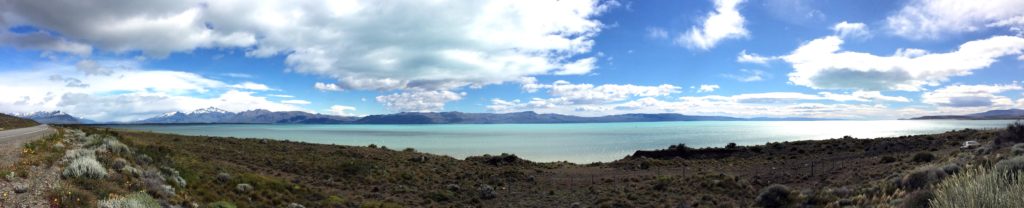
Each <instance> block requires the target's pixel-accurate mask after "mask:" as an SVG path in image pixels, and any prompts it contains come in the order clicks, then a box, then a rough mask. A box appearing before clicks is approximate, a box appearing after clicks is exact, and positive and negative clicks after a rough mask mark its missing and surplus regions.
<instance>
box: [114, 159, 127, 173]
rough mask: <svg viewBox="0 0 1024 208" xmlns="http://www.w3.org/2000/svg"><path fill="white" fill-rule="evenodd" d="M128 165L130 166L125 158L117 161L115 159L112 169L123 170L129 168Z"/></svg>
mask: <svg viewBox="0 0 1024 208" xmlns="http://www.w3.org/2000/svg"><path fill="white" fill-rule="evenodd" d="M127 165H128V161H127V160H124V159H123V158H117V159H114V161H112V162H111V163H110V168H113V169H114V170H121V169H124V167H125V166H127Z"/></svg>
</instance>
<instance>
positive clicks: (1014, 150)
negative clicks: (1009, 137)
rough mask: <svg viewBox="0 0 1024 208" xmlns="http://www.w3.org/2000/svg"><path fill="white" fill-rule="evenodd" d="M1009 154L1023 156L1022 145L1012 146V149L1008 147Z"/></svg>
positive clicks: (1023, 144)
mask: <svg viewBox="0 0 1024 208" xmlns="http://www.w3.org/2000/svg"><path fill="white" fill-rule="evenodd" d="M1010 152H1011V153H1013V155H1022V154H1024V143H1021V144H1015V145H1013V147H1010Z"/></svg>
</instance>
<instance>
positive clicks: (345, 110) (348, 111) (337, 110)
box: [328, 105, 356, 116]
mask: <svg viewBox="0 0 1024 208" xmlns="http://www.w3.org/2000/svg"><path fill="white" fill-rule="evenodd" d="M355 110H356V107H352V106H344V105H332V106H331V108H330V109H328V111H330V112H331V113H333V114H334V115H339V116H356V115H354V114H352V111H355Z"/></svg>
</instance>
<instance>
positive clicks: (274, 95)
mask: <svg viewBox="0 0 1024 208" xmlns="http://www.w3.org/2000/svg"><path fill="white" fill-rule="evenodd" d="M267 96H270V97H279V98H294V97H295V96H292V95H282V94H269V95H267Z"/></svg>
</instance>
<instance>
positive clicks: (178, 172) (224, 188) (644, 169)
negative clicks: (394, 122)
mask: <svg viewBox="0 0 1024 208" xmlns="http://www.w3.org/2000/svg"><path fill="white" fill-rule="evenodd" d="M1011 127H1014V126H1011ZM83 130H85V132H87V134H77V133H76V134H77V135H79V136H78V138H84V139H79V140H80V141H86V142H85V144H89V143H90V142H88V141H89V140H90V139H101V140H103V138H106V139H105V140H107V142H106V144H114V145H101V146H97V147H94V148H101V149H102V148H107V149H109V148H112V147H117V146H118V144H120V142H123V143H124V144H126V145H127V149H124V148H120V147H119V148H117V149H120V150H118V151H117V152H118V153H117V154H113V153H104V154H98V153H97V154H96V157H97V159H98V160H99V161H100V162H101V164H102V165H103V166H104V167H122V168H121V170H116V169H113V168H111V169H107V172H109V175H107V176H106V177H105V178H103V179H75V180H72V181H71V184H72V185H73V186H74V187H77V188H72V190H71V191H66V192H60V194H57V195H58V199H61V200H65V199H67V200H71V199H92V200H101V199H104V198H107V197H105V196H108V195H110V196H119V195H124V194H129V193H140V192H137V191H139V190H142V191H144V192H141V193H148V196H143V197H142V198H146V197H149V196H152V197H151V198H146V200H156V201H160V202H161V203H164V204H169V205H189V204H192V205H201V206H207V205H208V206H218V205H219V206H226V205H232V206H238V207H300V206H303V207H677V206H679V207H753V206H764V207H801V206H808V207H842V206H857V207H892V206H900V207H922V206H924V204H927V203H929V202H928V200H929V199H933V198H934V197H937V196H948V195H941V194H943V193H948V192H949V191H950V190H948V189H956V187H950V186H949V185H948V184H947V181H964V180H974V179H975V178H977V179H987V178H993V177H983V176H976V175H978V174H984V172H981V173H979V172H978V171H977V168H982V170H988V169H990V168H991V169H994V170H996V171H998V170H999V168H998V167H1000V166H1001V165H1002V164H1003V163H1006V162H1007V161H1011V159H1008V158H1009V156H1008V155H1010V156H1012V155H1015V154H1022V153H1024V145H1016V146H1015V145H1013V144H1014V143H1018V142H1022V141H1024V126H1022V125H1020V124H1017V125H1016V127H1014V128H1013V130H1011V131H1005V130H998V131H996V130H987V131H979V130H961V131H951V132H947V133H943V134H936V135H918V136H901V137H892V138H876V139H858V138H849V137H847V138H839V139H830V140H821V141H796V142H781V143H768V144H765V145H756V146H733V145H730V146H727V147H722V148H702V149H692V148H687V147H685V145H674V146H672V147H669V148H668V149H664V150H651V151H637V153H635V154H634V155H633V156H630V157H627V158H624V159H622V160H618V161H615V162H611V163H595V164H589V165H577V164H569V163H534V162H530V161H528V160H524V159H521V158H518V157H516V156H515V155H505V154H502V155H485V156H476V157H469V158H466V159H464V160H461V159H456V158H451V157H447V156H438V155H432V154H424V153H418V152H416V151H415V150H412V149H407V150H400V151H399V150H390V149H387V148H386V147H377V146H373V145H371V146H369V147H355V146H341V145H321V144H309V143H301V142H288V141H274V140H265V139H236V138H218V137H203V136H182V135H173V134H155V133H147V132H137V131H122V130H108V129H99V128H89V127H84V128H83ZM86 135H88V136H86ZM117 140H119V141H120V142H116V141H117ZM968 140H975V141H979V142H981V143H982V144H983V146H982V147H980V148H978V149H977V150H969V151H964V150H960V149H959V146H960V144H962V143H963V142H964V141H968ZM101 144H102V142H101ZM40 146H41V147H50V146H47V145H40ZM106 146H110V147H106ZM1011 146H1012V147H1011ZM1017 146H1021V148H1020V149H1021V150H1016V149H1017V148H1018V147H1017ZM85 147H89V146H85ZM111 150H113V149H111ZM111 150H108V151H111ZM50 152H53V151H50ZM57 152H60V151H57ZM58 157H59V156H58ZM119 158H123V160H122V159H119ZM1019 158H1024V157H1019ZM1021 160H1022V161H1024V159H1021ZM117 161H121V162H117ZM117 164H120V165H117ZM110 165H115V166H110ZM124 167H131V168H124ZM993 167H994V168H993ZM133 171H134V172H133ZM961 171H965V173H963V174H966V175H965V176H963V177H960V175H957V174H958V173H960V172H961ZM138 172H141V173H144V174H136V173H138ZM922 174H924V175H922ZM147 177H157V178H165V179H166V180H157V181H152V183H153V184H154V185H152V186H151V185H144V186H133V185H131V184H136V183H137V182H144V183H145V184H149V183H150V182H149V181H148V180H149V179H146V178H147ZM996 179H998V178H996ZM998 183H999V184H1008V185H1012V184H1014V182H1007V181H1000V182H998ZM186 184H187V185H186ZM1022 185H1024V184H1022ZM1017 187H1024V186H1017ZM1021 191H1024V190H1016V189H1010V191H1009V192H1000V193H1002V194H1001V195H1006V194H1011V195H1012V194H1017V193H1021ZM997 195H1000V194H997ZM964 197H970V196H964ZM153 198H155V199H153ZM111 199H117V198H116V197H115V198H111ZM935 199H938V198H935ZM62 202H63V201H62ZM66 202H69V203H72V202H73V203H77V204H78V205H88V203H90V202H88V200H86V201H80V200H79V201H66ZM952 202H960V201H959V200H953V201H949V200H946V201H942V203H952ZM1010 202H1014V201H1012V200H1011V201H1010ZM154 203H155V202H154ZM935 203H939V202H935ZM1003 203H1009V202H1005V201H1004V202H1003ZM947 207H948V206H947ZM953 207H957V206H953Z"/></svg>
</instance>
